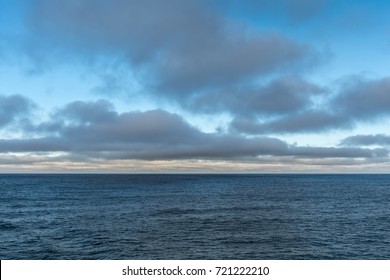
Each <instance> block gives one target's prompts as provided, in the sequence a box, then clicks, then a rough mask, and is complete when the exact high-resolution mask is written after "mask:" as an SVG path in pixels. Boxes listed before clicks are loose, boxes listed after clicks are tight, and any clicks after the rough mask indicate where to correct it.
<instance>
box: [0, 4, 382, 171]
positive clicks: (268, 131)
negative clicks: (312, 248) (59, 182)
mask: <svg viewBox="0 0 390 280" xmlns="http://www.w3.org/2000/svg"><path fill="white" fill-rule="evenodd" d="M389 125H390V2H389V1H380V0H378V1H373V0H371V1H369V0H343V1H337V0H273V1H266V0H257V1H255V0H164V1H160V0H67V1H60V0H58V1H57V0H17V1H15V0H0V173H9V172H23V173H24V172H55V173H57V172H77V173H78V172H108V173H111V172H113V173H140V172H152V173H160V172H168V173H172V172H173V173H175V172H184V173H191V172H197V173H198V172H200V173H202V172H212V173H214V172H216V173H219V172H244V173H245V172H256V173H270V172H271V173H273V172H282V173H285V172H299V173H302V172H303V173H306V172H309V173H310V172H315V173H317V172H325V173H327V172H336V173H340V172H341V173H345V172H347V173H350V172H373V173H376V172H378V173H382V172H389V170H390V158H389V151H390V128H389V127H390V126H389Z"/></svg>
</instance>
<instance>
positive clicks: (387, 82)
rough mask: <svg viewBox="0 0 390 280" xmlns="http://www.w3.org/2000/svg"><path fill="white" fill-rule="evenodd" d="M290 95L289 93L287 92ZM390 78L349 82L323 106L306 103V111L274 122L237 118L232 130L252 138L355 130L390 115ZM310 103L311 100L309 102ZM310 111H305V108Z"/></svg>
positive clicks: (292, 112)
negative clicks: (268, 134)
mask: <svg viewBox="0 0 390 280" xmlns="http://www.w3.org/2000/svg"><path fill="white" fill-rule="evenodd" d="M285 92H286V91H285ZM389 93H390V78H388V77H386V78H382V79H378V80H366V79H363V78H361V77H352V78H349V79H346V80H345V81H344V82H343V83H342V84H341V85H340V88H339V91H338V92H336V93H335V94H333V95H332V96H331V97H328V99H327V100H326V102H323V104H322V106H321V107H319V106H313V104H310V103H309V102H308V101H304V102H303V104H302V106H301V108H304V110H295V111H291V112H290V113H289V114H286V115H285V116H278V117H274V118H272V119H269V118H260V117H259V116H258V115H257V116H255V117H251V118H249V117H247V116H242V115H241V116H240V115H239V116H236V117H235V119H234V120H233V121H232V123H231V127H232V129H234V130H236V131H240V132H243V133H248V134H264V133H300V132H320V131H326V130H330V129H345V128H352V127H353V126H354V125H355V124H356V123H357V122H368V121H373V120H377V119H378V118H381V117H384V116H388V115H389V114H390V94H389ZM309 100H310V99H309ZM305 102H306V103H307V104H306V108H305V104H304V103H305Z"/></svg>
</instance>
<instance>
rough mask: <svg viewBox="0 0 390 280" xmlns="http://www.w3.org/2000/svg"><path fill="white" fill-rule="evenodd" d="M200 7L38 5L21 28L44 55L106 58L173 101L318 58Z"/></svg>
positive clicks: (103, 0)
mask: <svg viewBox="0 0 390 280" xmlns="http://www.w3.org/2000/svg"><path fill="white" fill-rule="evenodd" d="M206 2H207V1H196V0H188V1H180V0H167V1H158V0H142V1H141V0H132V1H127V0H113V1H108V0H98V1H95V0H84V1H78V0H69V1H51V0H36V1H34V4H33V5H30V6H29V9H27V11H29V13H28V15H29V17H28V20H27V21H26V25H27V29H28V30H29V31H30V32H31V37H33V38H40V41H39V42H36V41H34V44H36V46H38V47H37V49H36V50H35V51H36V52H39V49H42V51H43V52H45V55H44V56H47V53H50V52H51V51H53V50H58V49H67V50H68V51H70V52H72V50H73V51H74V52H77V53H78V54H82V55H84V56H86V57H88V56H90V53H96V54H103V55H104V54H107V53H110V55H111V56H115V55H116V56H117V57H118V56H119V57H120V58H121V59H122V60H125V61H127V62H128V65H129V67H130V68H131V69H132V70H134V71H135V72H138V74H139V75H138V76H141V77H143V80H142V82H143V83H144V84H145V85H147V86H148V87H149V88H150V89H154V90H155V92H156V93H158V94H164V95H168V96H170V97H172V96H174V97H175V98H177V99H182V98H184V97H185V96H188V95H191V94H193V93H196V92H198V91H202V90H209V89H215V88H218V87H226V86H231V85H237V84H241V83H247V82H250V81H252V80H254V79H258V78H259V77H261V76H267V75H269V74H272V73H274V72H278V71H281V70H282V71H283V72H287V71H289V70H290V71H297V70H299V69H302V68H306V67H309V66H311V65H313V64H316V63H317V61H318V60H319V56H321V54H320V53H319V52H317V51H315V50H314V49H313V48H312V47H310V46H308V45H306V44H303V43H300V42H296V41H294V40H292V39H290V38H288V37H286V36H283V35H281V34H278V33H275V32H270V33H265V32H259V31H255V30H250V29H249V28H248V27H247V26H245V25H244V24H243V23H239V22H236V21H233V20H232V19H229V18H228V17H227V16H225V15H224V14H223V13H222V12H221V11H220V10H219V9H218V8H217V6H213V5H210V2H207V3H206ZM213 7H214V8H213ZM44 56H43V57H44ZM40 57H42V56H40ZM145 73H147V77H144V75H142V74H145Z"/></svg>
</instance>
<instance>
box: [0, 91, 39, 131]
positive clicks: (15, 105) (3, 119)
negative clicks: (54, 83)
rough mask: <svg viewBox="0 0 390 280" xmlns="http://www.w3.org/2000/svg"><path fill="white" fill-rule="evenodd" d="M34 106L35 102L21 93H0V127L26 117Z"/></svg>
mask: <svg viewBox="0 0 390 280" xmlns="http://www.w3.org/2000/svg"><path fill="white" fill-rule="evenodd" d="M33 108H34V104H33V102H32V101H30V100H29V99H27V98H25V97H23V96H21V95H9V96H4V95H0V128H1V127H4V126H7V125H10V124H12V123H14V122H17V121H21V120H22V119H23V118H26V117H27V115H28V114H29V113H30V112H31V110H32V109H33Z"/></svg>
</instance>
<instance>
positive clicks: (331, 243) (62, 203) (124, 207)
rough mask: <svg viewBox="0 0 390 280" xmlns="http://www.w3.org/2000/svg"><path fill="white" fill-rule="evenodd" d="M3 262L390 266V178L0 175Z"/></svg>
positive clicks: (0, 225)
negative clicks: (356, 262)
mask: <svg viewBox="0 0 390 280" xmlns="http://www.w3.org/2000/svg"><path fill="white" fill-rule="evenodd" d="M0 259H390V175H0Z"/></svg>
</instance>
